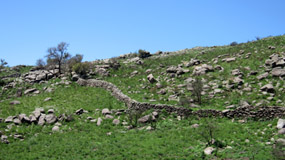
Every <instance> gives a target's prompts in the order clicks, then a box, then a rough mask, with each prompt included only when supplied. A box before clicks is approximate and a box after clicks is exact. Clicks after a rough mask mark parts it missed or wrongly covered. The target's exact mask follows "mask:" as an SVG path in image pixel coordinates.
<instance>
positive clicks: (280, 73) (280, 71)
mask: <svg viewBox="0 0 285 160" xmlns="http://www.w3.org/2000/svg"><path fill="white" fill-rule="evenodd" d="M271 74H272V76H274V77H283V76H285V69H281V68H273V69H272V71H271Z"/></svg>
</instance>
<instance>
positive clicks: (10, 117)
mask: <svg viewBox="0 0 285 160" xmlns="http://www.w3.org/2000/svg"><path fill="white" fill-rule="evenodd" d="M13 119H14V117H13V116H9V117H7V118H6V119H5V121H4V122H5V123H12V122H13Z"/></svg>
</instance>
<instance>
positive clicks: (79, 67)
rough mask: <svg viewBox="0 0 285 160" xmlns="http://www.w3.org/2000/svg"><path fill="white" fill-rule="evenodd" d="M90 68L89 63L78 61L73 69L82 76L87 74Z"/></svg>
mask: <svg viewBox="0 0 285 160" xmlns="http://www.w3.org/2000/svg"><path fill="white" fill-rule="evenodd" d="M89 69H90V64H89V63H86V62H85V63H76V64H75V65H73V67H72V70H73V71H74V72H75V73H77V74H79V75H80V76H85V75H86V74H87V72H88V70H89Z"/></svg>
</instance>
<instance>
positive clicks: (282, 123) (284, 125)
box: [277, 118, 285, 129]
mask: <svg viewBox="0 0 285 160" xmlns="http://www.w3.org/2000/svg"><path fill="white" fill-rule="evenodd" d="M277 128H278V129H281V128H285V119H281V118H280V119H278V122H277Z"/></svg>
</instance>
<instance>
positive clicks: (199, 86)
mask: <svg viewBox="0 0 285 160" xmlns="http://www.w3.org/2000/svg"><path fill="white" fill-rule="evenodd" d="M192 87H193V91H192V94H193V96H194V97H196V100H197V102H198V103H199V104H202V91H203V83H202V81H201V79H200V78H198V77H196V79H195V82H194V83H193V84H192Z"/></svg>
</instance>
